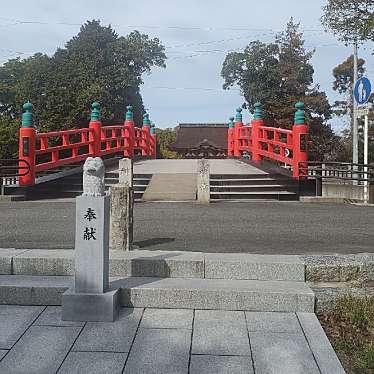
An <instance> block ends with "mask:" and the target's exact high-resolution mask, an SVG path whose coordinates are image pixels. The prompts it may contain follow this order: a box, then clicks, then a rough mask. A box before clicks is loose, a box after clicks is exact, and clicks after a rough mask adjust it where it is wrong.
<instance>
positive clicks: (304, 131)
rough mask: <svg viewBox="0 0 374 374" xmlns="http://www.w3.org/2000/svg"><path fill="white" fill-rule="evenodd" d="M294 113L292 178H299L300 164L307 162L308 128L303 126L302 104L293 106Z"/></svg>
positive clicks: (300, 174) (300, 173)
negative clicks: (294, 108)
mask: <svg viewBox="0 0 374 374" xmlns="http://www.w3.org/2000/svg"><path fill="white" fill-rule="evenodd" d="M295 107H296V109H297V110H296V113H295V120H294V125H293V127H292V138H293V172H292V174H293V176H294V177H295V178H300V177H301V176H302V174H304V172H305V171H304V170H303V172H300V163H301V162H305V161H308V126H307V125H306V124H305V112H304V103H302V102H298V103H296V105H295Z"/></svg>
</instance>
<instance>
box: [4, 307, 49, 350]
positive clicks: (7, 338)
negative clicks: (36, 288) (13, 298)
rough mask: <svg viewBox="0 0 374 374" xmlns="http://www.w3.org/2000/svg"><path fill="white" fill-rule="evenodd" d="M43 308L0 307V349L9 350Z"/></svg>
mask: <svg viewBox="0 0 374 374" xmlns="http://www.w3.org/2000/svg"><path fill="white" fill-rule="evenodd" d="M43 309H44V307H40V306H20V305H0V349H10V348H12V346H13V345H14V344H15V343H16V341H17V340H18V339H19V338H20V337H21V336H22V334H23V333H24V332H25V331H26V329H27V328H28V327H29V326H30V325H31V324H32V323H33V321H34V320H35V319H36V318H37V317H38V315H39V314H40V313H41V312H42V311H43Z"/></svg>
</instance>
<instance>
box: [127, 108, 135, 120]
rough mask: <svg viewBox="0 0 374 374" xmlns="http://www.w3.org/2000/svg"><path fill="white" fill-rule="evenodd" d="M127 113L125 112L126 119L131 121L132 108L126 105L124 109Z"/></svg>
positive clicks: (132, 116) (132, 115) (132, 117)
mask: <svg viewBox="0 0 374 374" xmlns="http://www.w3.org/2000/svg"><path fill="white" fill-rule="evenodd" d="M126 109H127V112H126V119H127V120H133V119H134V113H133V112H132V106H131V105H128V106H127V107H126Z"/></svg>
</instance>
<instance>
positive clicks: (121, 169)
mask: <svg viewBox="0 0 374 374" xmlns="http://www.w3.org/2000/svg"><path fill="white" fill-rule="evenodd" d="M118 165H119V166H118V173H119V184H120V185H122V186H126V187H132V186H133V163H132V160H131V158H123V159H121V160H119V164H118Z"/></svg>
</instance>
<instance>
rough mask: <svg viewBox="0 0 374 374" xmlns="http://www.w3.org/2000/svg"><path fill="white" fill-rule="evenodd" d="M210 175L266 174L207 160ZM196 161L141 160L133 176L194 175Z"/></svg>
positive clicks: (229, 162) (230, 162) (242, 165)
mask: <svg viewBox="0 0 374 374" xmlns="http://www.w3.org/2000/svg"><path fill="white" fill-rule="evenodd" d="M209 165H210V173H211V174H266V173H265V172H264V171H262V170H260V169H258V168H256V167H254V166H251V165H248V164H246V163H244V162H242V161H239V160H232V159H225V160H214V159H211V160H209ZM117 170H118V166H117V165H114V166H111V167H108V170H107V171H117ZM196 172H197V160H189V159H179V160H160V159H158V160H145V161H144V160H143V161H137V162H135V163H134V173H135V174H164V173H166V174H177V173H180V174H183V173H196Z"/></svg>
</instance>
